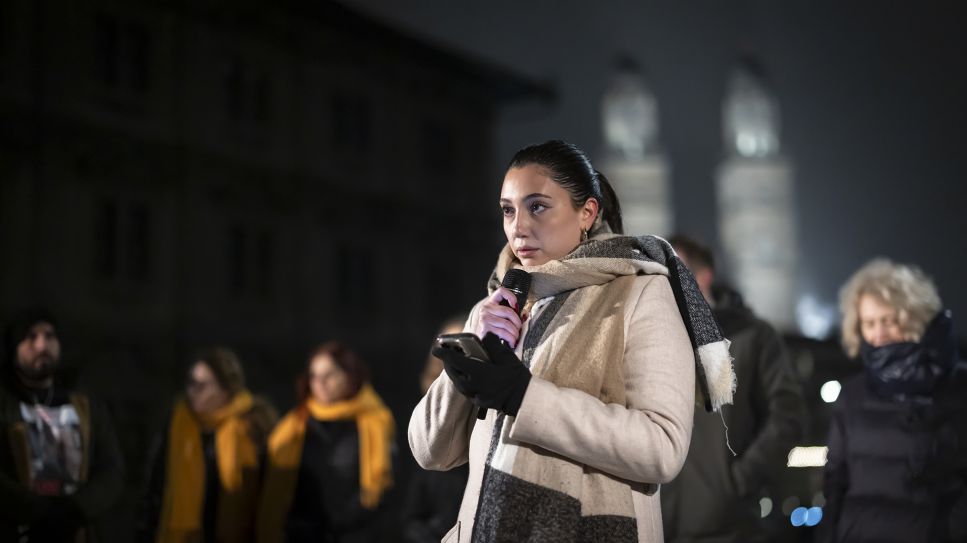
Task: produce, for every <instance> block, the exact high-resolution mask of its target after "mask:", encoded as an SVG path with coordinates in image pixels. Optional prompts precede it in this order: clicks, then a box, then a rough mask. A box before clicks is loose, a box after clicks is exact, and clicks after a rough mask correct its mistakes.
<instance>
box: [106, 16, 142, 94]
mask: <svg viewBox="0 0 967 543" xmlns="http://www.w3.org/2000/svg"><path fill="white" fill-rule="evenodd" d="M94 58H95V65H94V72H95V73H94V76H95V78H96V79H97V81H98V82H100V83H101V85H103V86H104V87H105V88H107V89H112V90H118V91H123V92H130V93H135V94H143V93H144V92H146V91H147V90H148V88H149V87H150V86H151V36H150V34H149V33H148V28H147V26H146V25H144V24H143V23H140V22H136V21H127V22H122V21H120V20H118V19H117V18H116V17H114V16H111V15H108V14H106V13H99V14H97V15H95V16H94Z"/></svg>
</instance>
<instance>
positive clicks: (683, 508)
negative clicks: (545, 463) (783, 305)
mask: <svg viewBox="0 0 967 543" xmlns="http://www.w3.org/2000/svg"><path fill="white" fill-rule="evenodd" d="M669 242H670V243H671V245H672V247H674V249H675V252H676V253H678V256H679V257H680V258H681V259H682V261H683V262H684V263H685V265H686V266H687V267H688V268H689V270H690V271H691V272H692V274H693V275H694V276H695V281H696V282H697V283H698V286H699V288H700V289H701V291H702V294H703V295H704V296H705V299H706V300H708V303H709V305H710V306H711V307H712V313H713V314H714V315H715V318H716V320H717V321H718V322H719V326H720V327H721V329H722V335H723V336H725V337H726V338H728V339H729V340H731V342H732V344H731V346H730V349H729V350H730V352H731V354H732V356H733V357H734V358H735V360H734V366H735V375H736V380H737V383H738V385H737V387H736V391H735V400H734V402H733V405H731V406H724V407H723V408H722V417H723V418H724V422H725V426H727V427H728V436H726V428H725V426H723V418H719V415H718V414H717V413H706V412H705V410H704V409H703V408H702V407H701V406H698V407H696V411H695V424H694V427H693V430H692V441H691V445H690V446H689V450H688V457H687V458H686V460H685V465H684V467H683V468H682V471H681V473H680V474H679V475H678V477H677V478H676V479H675V480H674V481H672V482H671V483H670V484H666V485H662V487H661V511H662V517H663V523H664V530H665V540H666V541H667V542H668V543H685V542H688V543H698V542H704V543H713V542H714V543H732V542H735V543H738V542H742V543H746V542H750V541H751V542H754V541H762V540H764V539H765V538H766V535H765V534H764V533H763V530H762V527H761V519H760V511H759V498H760V497H761V496H760V495H759V490H760V488H762V486H763V485H764V484H765V483H766V482H768V480H769V479H770V478H771V477H772V476H774V475H775V474H776V473H777V472H778V470H780V469H782V468H783V467H784V466H785V463H786V458H787V455H788V453H789V450H790V449H792V448H793V447H794V446H796V445H797V442H798V440H799V439H800V438H801V435H802V430H803V422H802V419H803V416H804V414H805V407H804V403H803V397H802V390H801V388H800V385H799V382H798V380H797V379H796V376H795V373H794V371H793V368H792V365H791V364H790V361H789V357H788V356H787V354H786V351H785V348H784V346H783V343H782V340H781V339H780V337H779V334H778V333H776V331H775V330H774V329H773V328H772V326H770V325H769V324H768V323H766V322H765V321H763V320H761V319H759V318H757V317H756V316H755V315H753V314H752V311H751V310H749V308H748V307H746V306H745V304H743V303H742V299H741V297H740V296H739V295H738V293H736V292H735V291H733V290H731V289H729V288H727V287H724V286H721V285H718V284H714V285H713V283H714V281H715V261H714V258H713V256H712V252H711V251H710V250H709V249H708V248H706V247H705V246H703V245H702V244H700V243H698V242H696V241H695V240H692V239H689V238H687V237H684V236H673V237H672V238H671V239H669ZM726 439H728V442H727V441H726ZM730 446H731V449H732V450H734V451H735V454H734V455H733V453H732V451H730V450H729V447H730Z"/></svg>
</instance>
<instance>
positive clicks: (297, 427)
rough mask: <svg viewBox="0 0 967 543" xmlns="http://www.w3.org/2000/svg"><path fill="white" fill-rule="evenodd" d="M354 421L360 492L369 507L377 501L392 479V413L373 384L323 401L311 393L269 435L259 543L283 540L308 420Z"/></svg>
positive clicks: (259, 524) (372, 507)
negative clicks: (353, 393)
mask: <svg viewBox="0 0 967 543" xmlns="http://www.w3.org/2000/svg"><path fill="white" fill-rule="evenodd" d="M308 416H312V417H313V418H314V419H316V420H321V421H336V420H352V419H355V420H356V428H357V431H358V432H359V490H360V492H359V494H360V502H361V503H362V505H363V506H364V507H366V508H368V509H375V508H376V506H377V505H379V501H380V498H381V497H382V495H383V492H385V491H386V489H388V488H389V487H390V486H391V485H392V484H393V471H392V464H391V458H390V446H391V444H392V441H393V432H394V423H393V415H392V414H391V413H390V411H389V409H387V408H386V406H385V405H383V401H382V400H381V399H380V397H379V396H378V395H377V394H376V391H375V390H373V388H372V387H371V386H370V385H368V384H367V385H364V386H363V387H362V388H361V389H360V390H359V393H358V394H356V396H354V397H353V398H350V399H348V400H344V401H341V402H336V403H334V404H330V405H322V404H320V403H318V402H316V401H315V400H313V399H312V398H310V399H309V400H307V401H306V402H305V403H304V404H302V405H301V406H299V407H297V408H295V409H293V410H292V411H290V412H288V413H287V414H286V416H285V417H283V418H282V420H281V421H280V422H279V424H278V425H277V426H276V427H275V430H273V431H272V435H271V436H269V445H268V458H267V462H268V466H267V469H266V474H265V480H264V481H263V485H262V499H261V503H260V505H259V515H258V539H257V541H258V542H259V543H273V542H276V541H282V539H283V537H282V534H283V533H284V530H285V520H286V518H287V517H288V514H289V509H290V508H291V506H292V497H293V495H294V494H295V488H296V484H297V483H298V476H299V465H300V464H301V462H302V446H303V443H304V442H305V434H306V420H307V417H308Z"/></svg>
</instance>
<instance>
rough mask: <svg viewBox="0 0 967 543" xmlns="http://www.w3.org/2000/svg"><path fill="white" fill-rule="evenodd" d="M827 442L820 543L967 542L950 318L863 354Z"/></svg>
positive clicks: (964, 453) (966, 448)
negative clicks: (915, 339) (911, 339)
mask: <svg viewBox="0 0 967 543" xmlns="http://www.w3.org/2000/svg"><path fill="white" fill-rule="evenodd" d="M861 356H862V358H863V365H864V369H865V371H864V372H863V374H861V375H860V376H858V377H856V378H855V379H854V380H852V381H851V382H849V383H848V384H847V385H846V386H845V387H844V388H843V392H842V394H841V395H840V398H839V401H838V402H837V406H836V411H835V413H834V415H833V420H832V424H831V426H830V434H829V443H828V445H829V456H828V463H827V464H826V485H825V487H826V488H825V495H826V499H827V504H826V508H825V514H824V517H825V518H824V519H823V521H822V523H821V524H820V538H819V540H820V541H823V542H837V541H848V542H850V543H855V542H859V543H862V542H866V541H869V542H877V543H890V542H893V541H896V542H909V541H929V542H945V541H967V494H965V488H967V431H965V426H967V401H965V397H964V396H965V393H967V389H965V371H964V370H965V368H964V366H963V364H962V363H958V357H957V349H956V344H955V341H954V336H953V332H952V322H951V319H950V315H949V313H942V314H940V315H938V316H937V318H935V319H934V321H933V322H932V323H931V324H930V326H929V327H928V328H927V331H926V332H925V333H924V336H923V338H922V340H921V341H920V342H919V343H897V344H892V345H886V346H883V347H879V348H873V347H870V346H869V345H864V346H863V347H862V349H861Z"/></svg>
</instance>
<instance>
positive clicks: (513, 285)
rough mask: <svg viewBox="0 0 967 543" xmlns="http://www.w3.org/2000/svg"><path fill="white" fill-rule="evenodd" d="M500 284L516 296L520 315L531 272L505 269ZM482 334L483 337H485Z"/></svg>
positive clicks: (482, 414) (479, 415) (483, 411)
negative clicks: (505, 271)
mask: <svg viewBox="0 0 967 543" xmlns="http://www.w3.org/2000/svg"><path fill="white" fill-rule="evenodd" d="M500 286H502V287H504V288H505V289H507V290H509V291H511V292H513V293H514V296H516V297H517V316H518V317H519V316H520V312H521V311H522V310H523V309H524V303H526V302H527V294H528V293H530V290H531V274H529V273H527V272H525V271H524V270H519V269H517V268H514V269H511V270H507V273H506V274H504V280H503V281H501V283H500ZM500 305H502V306H504V307H510V303H509V302H507V300H501V301H500ZM492 335H495V334H494V333H493V332H487V336H492ZM487 336H484V337H487ZM523 339H524V338H518V339H517V341H522V340H523ZM499 341H500V342H501V343H503V344H504V345H506V346H508V347H510V344H508V343H507V342H506V341H504V340H503V339H499ZM477 418H478V419H480V420H483V419H485V418H487V408H486V407H481V408H480V409H479V410H477Z"/></svg>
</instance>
